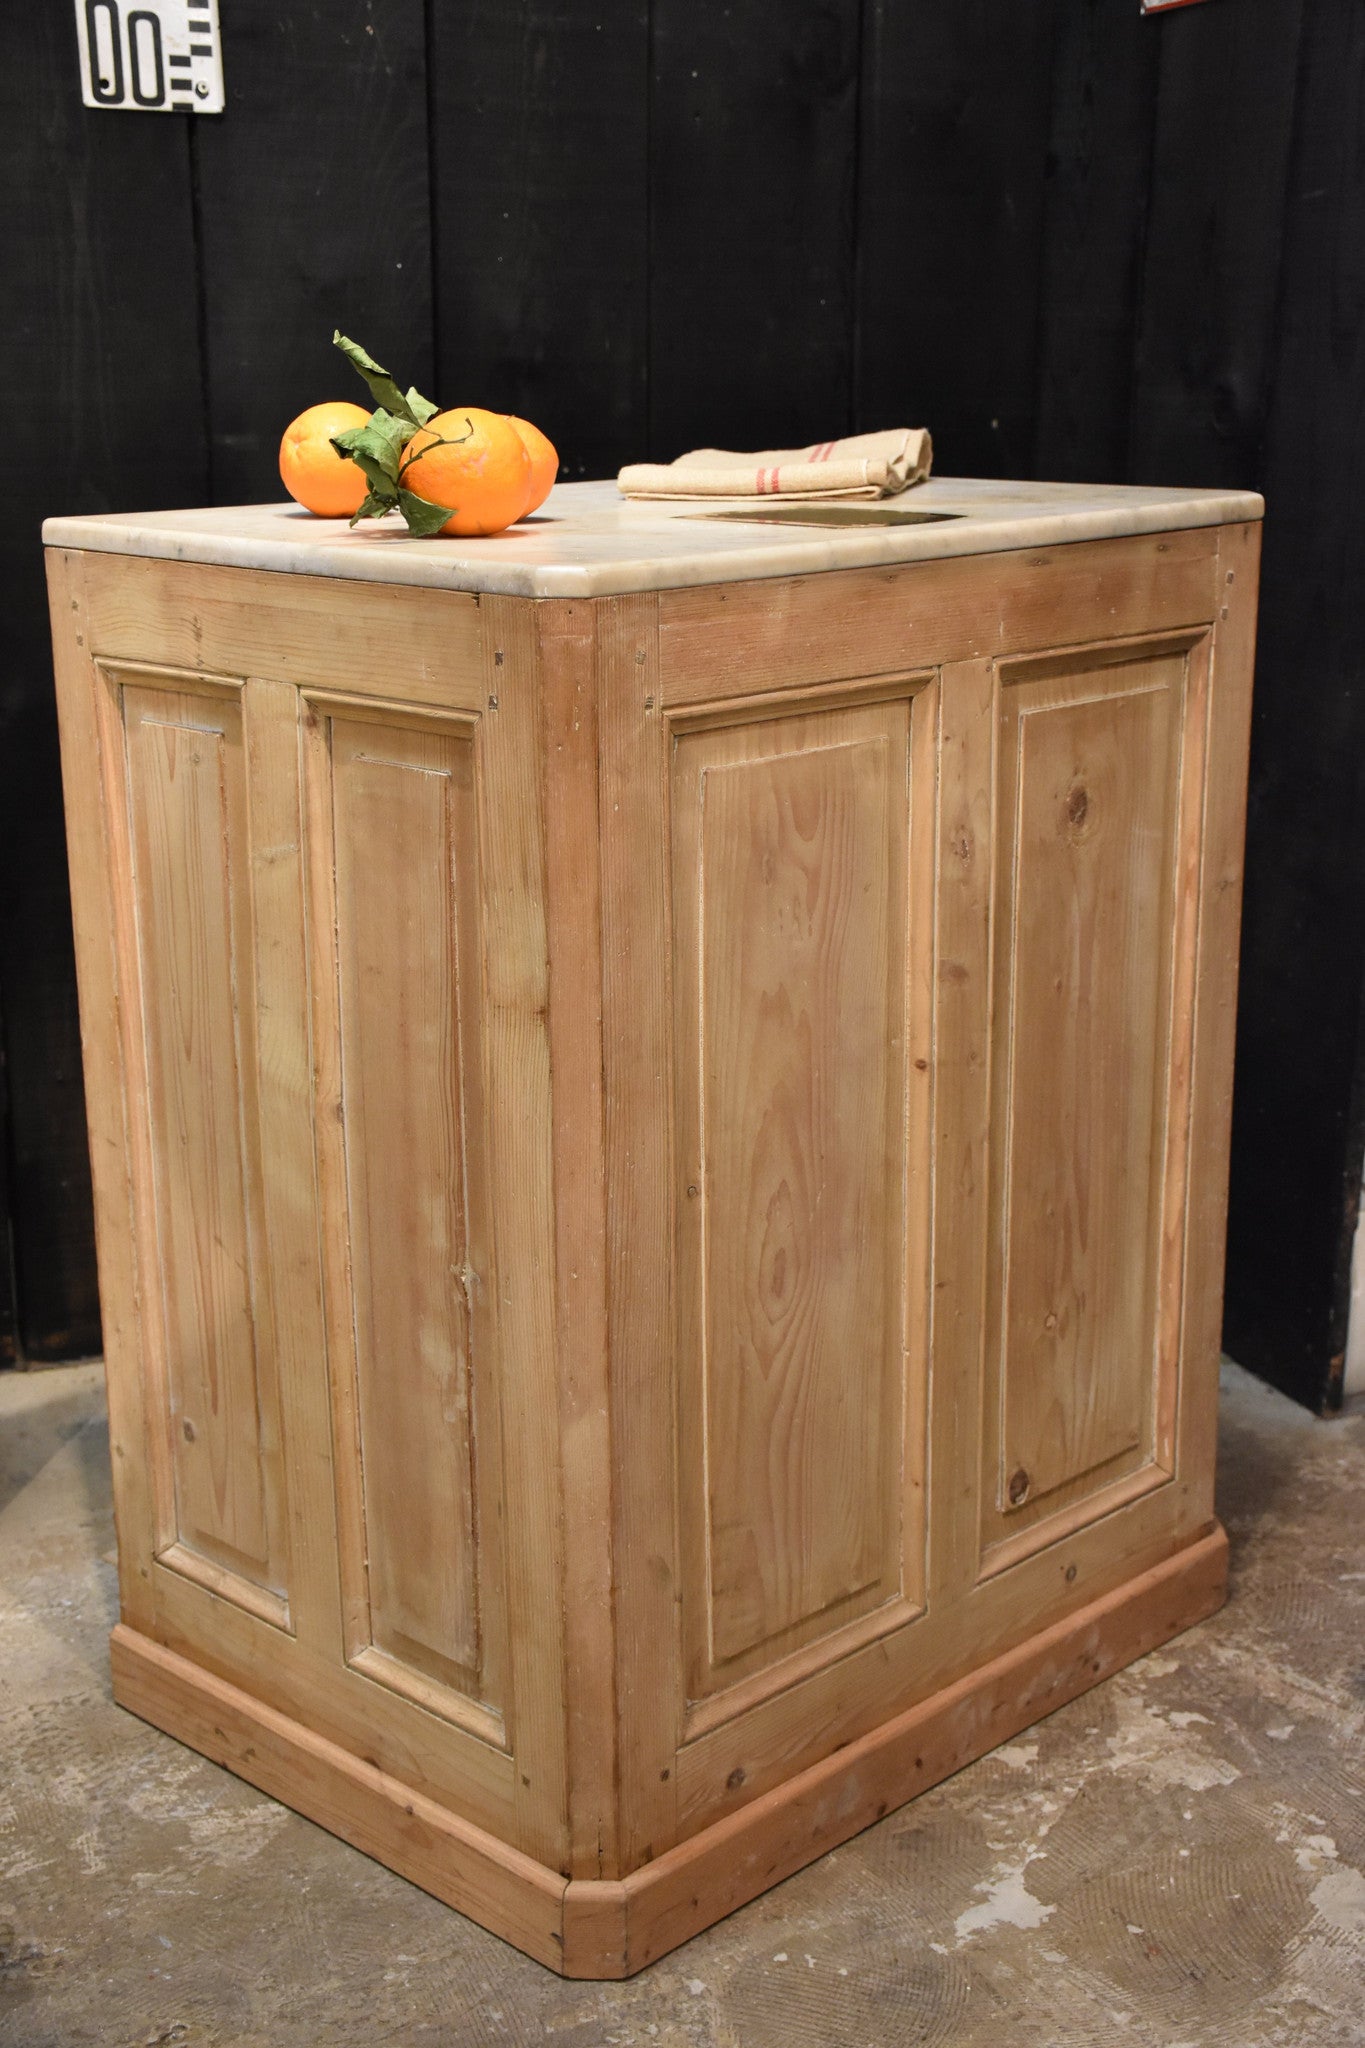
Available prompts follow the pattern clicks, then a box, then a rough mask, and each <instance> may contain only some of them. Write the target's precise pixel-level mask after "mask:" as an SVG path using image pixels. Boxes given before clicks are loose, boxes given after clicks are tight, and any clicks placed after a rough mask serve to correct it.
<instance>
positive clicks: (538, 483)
mask: <svg viewBox="0 0 1365 2048" xmlns="http://www.w3.org/2000/svg"><path fill="white" fill-rule="evenodd" d="M507 424H508V425H509V426H510V427H515V428H516V430H517V432H518V433H519V434H520V435H521V438H522V440H523V441H524V442H525V443H526V453H527V454H528V455H529V456H530V458H531V497H530V502H529V503H528V504H526V505H524V506H523V507H522V514H521V516H522V518H523V519H524V518H525V517H526V514H527V513H528V512H534V511H535V510H536V508H537V507H538V506H540V505H543V504H544V503H545V500H546V499H547V498H548V497H549V495H550V486H551V485H552V484H553V483H554V480H555V478H556V476H557V475H558V474H559V455H558V453H557V451H556V449H555V444H554V442H553V441H551V440H550V439H549V438H548V436H546V435H545V434H542V433H541V431H540V428H539V427H533V426H532V425H531V422H530V421H529V420H519V419H518V418H517V416H516V414H515V413H511V412H509V413H508V415H507Z"/></svg>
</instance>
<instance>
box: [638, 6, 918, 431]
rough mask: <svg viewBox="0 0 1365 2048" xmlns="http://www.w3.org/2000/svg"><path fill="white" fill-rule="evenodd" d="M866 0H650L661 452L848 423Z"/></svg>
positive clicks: (656, 422)
mask: <svg viewBox="0 0 1365 2048" xmlns="http://www.w3.org/2000/svg"><path fill="white" fill-rule="evenodd" d="M859 12H860V9H859V5H858V0H787V4H786V5H785V6H782V7H779V8H774V7H773V6H772V5H771V4H769V0H730V4H729V5H726V6H720V5H715V4H712V5H708V6H698V5H697V4H696V0H654V10H653V14H654V62H653V85H652V97H651V115H650V220H651V240H650V337H649V360H650V421H651V442H652V445H653V447H654V448H655V449H656V450H657V451H658V453H659V455H660V457H661V458H662V459H665V460H668V459H671V458H672V457H673V456H675V455H678V454H680V453H682V451H683V450H684V449H686V448H691V447H698V446H706V447H723V448H774V447H777V448H786V447H793V446H804V445H805V444H806V443H809V442H812V441H822V440H826V439H832V438H833V437H834V436H836V435H838V434H842V433H845V432H847V430H848V426H849V423H850V419H851V411H852V389H851V369H852V364H851V349H852V337H853V288H854V255H853V251H854V243H853V226H854V205H855V197H856V192H855V185H856V174H857V118H858V83H859V59H860V47H859ZM889 423H890V424H894V423H895V422H889ZM906 424H914V422H906Z"/></svg>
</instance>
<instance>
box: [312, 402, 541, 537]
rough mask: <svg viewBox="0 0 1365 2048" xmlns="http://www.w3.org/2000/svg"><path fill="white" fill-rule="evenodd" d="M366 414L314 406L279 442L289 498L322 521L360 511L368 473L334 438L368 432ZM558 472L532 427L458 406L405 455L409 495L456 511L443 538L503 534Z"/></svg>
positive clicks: (421, 433) (432, 423)
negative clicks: (340, 451) (357, 430)
mask: <svg viewBox="0 0 1365 2048" xmlns="http://www.w3.org/2000/svg"><path fill="white" fill-rule="evenodd" d="M368 418H369V414H368V413H366V412H363V411H362V410H361V408H360V407H359V406H358V405H350V404H348V403H347V402H346V401H345V400H342V399H336V400H331V401H329V402H327V403H325V404H322V405H310V406H309V407H308V410H307V411H306V412H301V413H300V414H299V416H298V418H297V419H296V420H293V421H291V423H290V424H289V426H287V427H286V428H285V430H284V439H283V440H282V441H281V442H280V476H281V478H282V479H283V481H284V487H285V489H286V490H287V491H288V493H289V495H290V497H291V498H294V499H296V500H297V501H298V503H299V504H300V505H304V506H306V507H307V509H308V510H309V511H310V512H317V513H319V514H321V516H322V517H323V518H324V519H344V518H348V517H349V516H350V514H351V513H353V512H356V511H358V510H359V508H360V503H361V500H362V499H363V498H364V496H365V492H366V490H367V488H368V486H367V484H366V480H365V475H364V472H363V471H362V470H361V469H360V468H358V466H357V465H356V464H355V463H354V462H348V461H347V460H346V458H345V457H344V456H342V455H338V454H337V451H336V449H335V448H334V447H333V446H332V436H333V435H334V434H341V433H345V431H346V430H347V428H348V427H363V426H364V425H365V422H366V421H367V419H368ZM558 469H559V457H558V455H557V454H556V453H555V450H554V447H553V444H552V443H551V442H550V441H548V440H547V439H546V437H545V435H544V434H542V433H541V431H540V428H539V427H533V426H532V425H531V422H530V421H529V420H519V419H514V418H512V417H511V416H510V415H509V414H504V413H500V412H486V411H484V410H483V409H482V407H480V406H457V407H452V408H451V409H450V410H449V411H447V412H438V413H437V414H436V416H435V417H434V418H433V419H431V420H428V422H427V424H426V425H425V426H424V427H419V428H418V430H417V432H416V433H415V434H414V435H413V437H412V439H411V440H410V441H409V443H408V445H407V447H406V448H405V449H404V451H403V473H402V484H403V488H404V490H408V491H412V492H413V493H414V494H415V495H416V496H417V497H419V498H425V499H426V501H427V503H428V504H430V505H451V506H453V507H454V508H455V510H454V514H453V516H452V517H451V518H450V519H448V520H447V521H446V523H445V525H444V526H443V527H442V528H441V529H440V530H441V532H442V533H462V534H476V533H501V532H502V530H503V528H504V527H505V526H512V525H514V524H515V523H516V521H517V520H518V519H524V518H525V517H526V515H527V513H528V512H534V511H535V509H536V507H537V506H538V505H542V504H543V503H544V502H545V500H546V498H547V497H548V496H549V495H550V486H551V484H552V483H553V482H554V480H555V475H556V472H557V471H558Z"/></svg>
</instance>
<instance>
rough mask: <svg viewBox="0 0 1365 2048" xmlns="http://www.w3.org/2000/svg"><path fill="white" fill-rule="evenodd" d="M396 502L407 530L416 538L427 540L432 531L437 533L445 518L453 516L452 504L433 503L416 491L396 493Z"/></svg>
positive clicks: (453, 508)
mask: <svg viewBox="0 0 1365 2048" xmlns="http://www.w3.org/2000/svg"><path fill="white" fill-rule="evenodd" d="M398 504H399V508H400V510H401V511H402V514H403V517H404V518H405V519H406V520H407V522H408V532H409V533H411V534H415V535H416V537H417V539H418V540H429V539H430V538H431V536H432V534H433V533H439V532H440V531H441V528H442V527H443V526H444V525H445V523H446V521H447V519H453V518H454V516H455V507H454V506H453V505H433V504H432V503H431V502H430V500H429V499H427V498H419V497H418V495H417V493H416V491H403V490H400V491H399V493H398Z"/></svg>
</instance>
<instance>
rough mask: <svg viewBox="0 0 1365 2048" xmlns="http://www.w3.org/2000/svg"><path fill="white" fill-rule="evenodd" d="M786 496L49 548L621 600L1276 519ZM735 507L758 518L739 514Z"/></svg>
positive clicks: (271, 520) (1139, 488) (1259, 508)
mask: <svg viewBox="0 0 1365 2048" xmlns="http://www.w3.org/2000/svg"><path fill="white" fill-rule="evenodd" d="M779 502H780V501H775V500H756V499H749V500H743V501H740V500H733V499H716V500H714V501H712V502H710V503H708V504H705V505H700V504H697V503H689V504H677V503H666V504H661V503H658V502H650V501H644V500H638V499H637V500H629V499H625V498H623V497H622V496H621V494H620V492H619V491H618V490H617V488H616V485H615V483H583V484H560V485H558V486H557V487H556V488H555V490H553V491H552V492H551V494H550V496H549V497H548V498H547V499H546V501H545V504H544V506H543V507H542V508H541V510H540V511H539V512H538V513H536V514H534V515H533V516H532V517H531V518H530V519H527V520H524V521H523V522H522V523H521V524H520V525H518V526H514V527H509V528H508V530H507V531H506V532H505V533H500V534H495V535H493V536H492V537H491V538H489V539H487V540H414V539H412V537H411V536H410V535H409V533H408V532H407V529H406V527H404V526H403V525H402V524H401V522H400V521H398V520H397V519H394V520H388V521H385V522H384V523H383V524H382V525H381V524H376V523H375V522H373V521H366V522H365V524H364V525H363V526H360V527H356V528H355V529H354V530H352V529H351V528H350V527H348V526H347V524H346V521H345V520H344V519H315V518H314V517H313V515H312V514H311V513H309V512H304V511H303V510H302V509H301V508H300V507H299V506H297V505H294V504H292V503H285V504H279V505H223V506H212V507H207V508H205V509H203V510H200V511H191V512H105V513H99V514H94V515H90V516H88V517H78V518H70V519H48V520H46V521H45V522H44V525H43V539H44V540H45V541H46V542H47V543H48V545H49V546H55V547H66V548H92V549H95V550H97V551H99V552H101V553H105V554H118V555H150V556H159V557H161V558H163V559H168V560H171V561H180V562H212V563H220V564H226V565H228V566H230V567H233V568H239V569H270V570H275V571H280V572H283V573H285V574H290V575H304V576H341V577H350V578H354V579H357V580H359V581H362V582H370V583H416V584H422V585H426V586H428V587H435V588H437V589H449V590H487V591H492V592H496V593H499V594H501V595H503V596H508V597H615V596H619V595H621V594H622V593H624V592H627V591H633V590H675V589H679V588H682V587H684V586H686V585H689V584H704V583H738V582H747V581H748V580H749V579H751V578H753V577H761V576H792V575H805V574H809V573H813V572H816V571H819V570H824V569H862V568H876V567H879V566H885V565H887V564H890V563H893V562H918V561H929V560H935V559H941V558H942V557H943V556H946V555H976V554H993V553H999V552H1001V551H1003V550H1005V549H1008V548H1036V547H1055V546H1058V545H1062V544H1065V543H1066V542H1069V541H1081V540H1105V539H1109V538H1111V537H1113V536H1114V535H1117V534H1131V533H1166V532H1170V531H1172V530H1174V529H1176V528H1179V527H1190V526H1221V525H1223V524H1225V523H1227V522H1229V521H1234V520H1245V519H1259V518H1260V517H1261V515H1262V512H1263V510H1264V504H1263V501H1262V500H1261V499H1260V498H1259V497H1257V495H1256V494H1255V492H1253V491H1229V490H1210V491H1198V490H1175V489H1170V490H1161V489H1155V488H1149V487H1147V486H1144V485H1137V484H1033V483H996V482H991V481H989V480H986V479H983V478H976V477H968V478H962V477H935V478H934V479H933V480H932V481H931V482H930V483H927V484H922V485H920V486H918V487H917V488H916V489H913V490H909V491H905V492H903V493H902V494H901V495H900V496H899V497H897V498H892V499H888V500H884V501H882V503H881V504H880V505H871V504H868V505H866V506H865V509H866V510H867V511H869V512H877V511H888V512H892V513H902V514H904V513H911V514H920V515H923V514H932V515H934V516H933V517H932V518H928V519H924V518H920V519H916V520H911V521H908V522H902V523H897V524H890V525H863V524H833V525H825V526H819V525H804V524H795V525H794V524H789V523H786V521H785V520H784V521H783V523H781V524H776V523H773V524H770V523H766V522H765V521H764V519H763V518H762V516H761V515H762V514H763V513H765V512H769V511H770V510H771V509H772V507H773V505H774V504H775V503H779ZM844 502H845V503H848V502H849V501H844ZM791 509H795V508H791ZM825 509H826V508H822V507H820V506H815V505H806V506H803V507H801V512H802V516H803V517H810V516H815V517H819V516H821V515H822V513H823V511H824V510H825ZM736 512H740V513H744V514H746V515H750V514H756V515H759V516H757V517H749V516H746V517H743V518H736V517H734V516H733V515H734V514H735V513H736ZM718 515H719V516H718ZM726 515H730V516H726ZM789 516H790V513H789V514H788V517H789ZM839 516H840V515H839V513H838V509H837V507H836V508H835V517H836V519H837V518H838V517H839Z"/></svg>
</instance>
